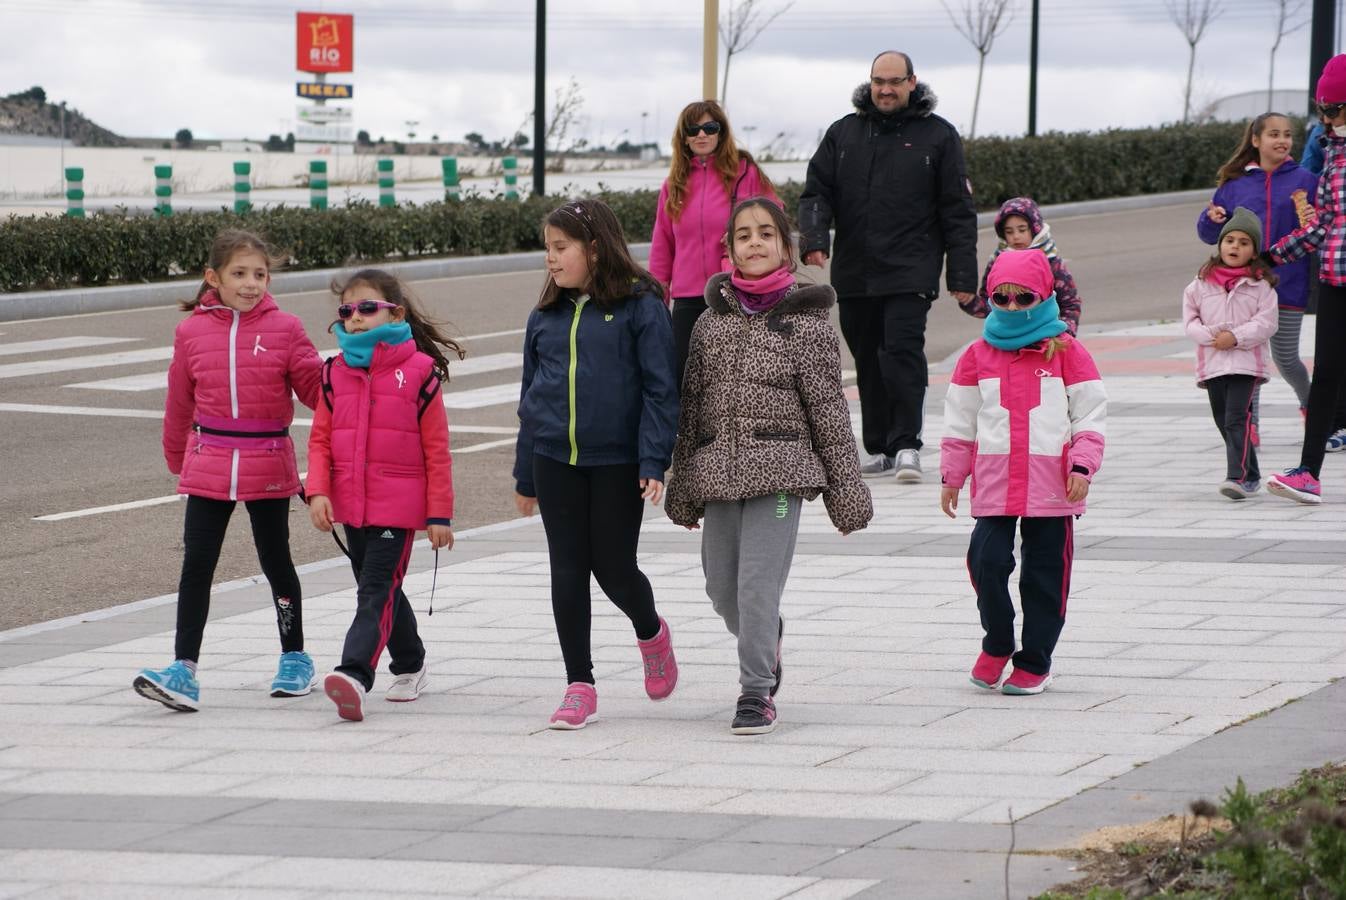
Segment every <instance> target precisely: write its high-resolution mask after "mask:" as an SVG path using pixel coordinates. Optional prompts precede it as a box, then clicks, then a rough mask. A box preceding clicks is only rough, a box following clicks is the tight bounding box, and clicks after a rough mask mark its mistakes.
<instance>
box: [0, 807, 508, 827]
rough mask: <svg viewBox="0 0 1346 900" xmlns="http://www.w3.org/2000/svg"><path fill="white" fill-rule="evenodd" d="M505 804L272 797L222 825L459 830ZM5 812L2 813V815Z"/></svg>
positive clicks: (500, 809) (0, 815)
mask: <svg viewBox="0 0 1346 900" xmlns="http://www.w3.org/2000/svg"><path fill="white" fill-rule="evenodd" d="M506 809H507V808H506V807H503V806H473V805H469V804H445V803H373V802H365V801H346V802H342V801H336V800H273V801H265V802H261V803H257V802H254V804H253V805H251V806H250V807H248V808H246V809H243V810H241V811H239V812H237V813H232V814H230V815H227V816H224V817H223V818H220V819H219V824H221V825H276V826H286V825H289V826H293V825H294V824H295V823H296V822H297V823H300V824H302V825H303V827H305V828H333V827H337V828H342V827H349V826H351V825H352V824H358V825H359V827H360V828H367V829H369V830H371V831H385V830H392V831H407V830H410V831H432V832H445V831H458V830H460V829H462V828H463V827H464V826H466V825H470V824H472V823H473V822H479V821H481V820H482V819H485V818H487V817H489V816H494V815H498V814H499V813H501V812H504V811H505V810H506ZM3 815H4V813H3V812H0V817H3Z"/></svg>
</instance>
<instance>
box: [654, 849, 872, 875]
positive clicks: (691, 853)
mask: <svg viewBox="0 0 1346 900" xmlns="http://www.w3.org/2000/svg"><path fill="white" fill-rule="evenodd" d="M844 852H846V849H845V848H841V847H825V846H819V845H817V844H766V843H763V844H738V843H726V842H722V841H709V842H707V843H704V844H701V845H699V846H696V847H693V848H691V849H689V850H687V851H685V852H683V853H679V854H677V855H676V856H670V857H668V858H666V859H662V860H660V861H659V862H657V863H655V864H654V866H653V868H656V869H677V870H682V871H691V872H732V873H734V874H738V875H799V874H801V873H803V872H804V871H806V870H808V869H811V868H813V867H814V866H818V865H821V864H823V863H826V862H828V861H829V860H832V859H835V858H836V857H837V856H838V855H839V854H841V853H844Z"/></svg>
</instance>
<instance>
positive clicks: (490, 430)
mask: <svg viewBox="0 0 1346 900" xmlns="http://www.w3.org/2000/svg"><path fill="white" fill-rule="evenodd" d="M0 412H16V413H45V414H48V415H57V416H110V417H112V418H122V419H162V418H163V417H164V414H163V413H162V412H160V411H159V410H155V409H126V408H118V407H111V406H47V405H42V404H38V403H0ZM312 424H313V420H312V419H305V418H296V419H295V420H294V421H293V422H291V423H290V425H291V426H292V427H294V428H308V427H310V426H311V425H312ZM518 433H519V429H517V428H511V427H509V426H506V425H454V424H450V425H449V434H450V435H454V434H518Z"/></svg>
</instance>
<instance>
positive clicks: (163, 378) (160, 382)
mask: <svg viewBox="0 0 1346 900" xmlns="http://www.w3.org/2000/svg"><path fill="white" fill-rule="evenodd" d="M66 387H72V388H87V389H88V390H92V391H162V390H167V389H168V373H167V372H150V373H148V374H145V375H123V376H122V377H121V378H104V379H103V380H101V381H81V382H80V383H79V384H67V385H66Z"/></svg>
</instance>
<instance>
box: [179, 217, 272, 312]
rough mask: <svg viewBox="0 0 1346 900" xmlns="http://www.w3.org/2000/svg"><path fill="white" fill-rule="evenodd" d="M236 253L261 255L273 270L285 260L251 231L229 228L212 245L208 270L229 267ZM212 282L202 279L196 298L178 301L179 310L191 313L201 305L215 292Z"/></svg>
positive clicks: (208, 259) (207, 258)
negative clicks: (202, 301) (209, 294)
mask: <svg viewBox="0 0 1346 900" xmlns="http://www.w3.org/2000/svg"><path fill="white" fill-rule="evenodd" d="M236 253H260V254H262V256H263V257H264V258H265V259H266V268H267V271H268V272H270V271H271V269H273V268H275V267H276V266H278V265H280V264H281V262H283V261H284V260H283V258H282V257H281V256H279V255H277V254H276V252H275V251H274V250H272V249H271V246H270V245H269V244H267V242H266V241H264V240H262V239H261V238H260V237H259V236H257V235H256V234H253V233H252V232H251V231H244V230H243V229H241V228H229V229H226V230H224V231H221V232H220V233H219V234H217V235H215V240H214V241H212V242H211V244H210V255H209V256H207V257H206V268H208V269H214V270H215V271H217V272H218V271H220V270H221V269H224V268H227V267H228V266H229V261H230V260H231V259H233V258H234V254H236ZM213 290H214V288H213V287H211V286H210V282H209V281H206V280H205V279H204V278H203V279H201V286H200V287H199V288H197V289H196V296H195V297H194V298H192V299H191V300H180V301H178V309H180V310H182V311H183V312H189V311H191V310H193V309H196V307H197V306H198V305H199V304H200V303H201V300H202V298H204V297H205V296H206V294H208V293H210V292H211V291H213Z"/></svg>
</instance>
